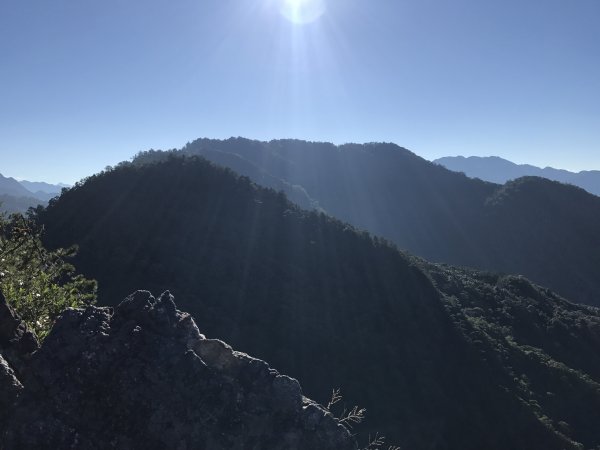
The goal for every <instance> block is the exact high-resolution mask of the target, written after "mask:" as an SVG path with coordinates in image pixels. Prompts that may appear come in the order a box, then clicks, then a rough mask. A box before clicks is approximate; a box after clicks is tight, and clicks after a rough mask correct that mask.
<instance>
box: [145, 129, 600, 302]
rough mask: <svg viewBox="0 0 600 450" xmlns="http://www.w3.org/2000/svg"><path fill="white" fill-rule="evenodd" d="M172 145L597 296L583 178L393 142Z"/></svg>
mask: <svg viewBox="0 0 600 450" xmlns="http://www.w3.org/2000/svg"><path fill="white" fill-rule="evenodd" d="M175 153H182V154H186V155H201V156H203V157H205V158H207V159H209V160H212V161H214V162H215V163H217V164H222V165H226V166H227V167H229V168H231V169H232V170H234V171H236V172H237V173H239V174H241V175H245V176H248V177H250V178H251V179H252V181H254V182H256V183H258V184H261V185H264V186H266V187H270V188H273V189H276V190H283V191H284V192H285V193H286V195H288V197H289V198H290V199H291V200H292V201H294V202H296V203H297V204H299V205H300V206H302V207H303V208H316V209H318V210H321V211H325V212H327V213H328V214H330V215H333V216H334V217H337V218H339V219H341V220H343V221H346V222H348V223H350V224H352V225H354V226H356V227H359V228H362V229H365V230H368V231H369V232H371V233H373V234H376V235H378V236H383V237H385V238H387V239H390V240H391V241H393V242H394V243H395V244H397V245H398V246H399V247H400V248H402V249H406V250H408V251H410V252H411V253H414V254H416V255H419V256H421V257H423V258H426V259H428V260H431V261H437V262H445V263H450V264H455V265H462V266H469V267H474V268H479V269H485V270H494V271H500V272H504V273H517V274H522V275H524V276H527V277H529V278H531V279H532V280H534V281H535V282H537V283H540V284H542V285H545V286H548V287H550V288H552V289H554V290H556V291H557V292H559V293H560V294H561V295H563V296H565V297H567V298H569V299H572V300H574V301H578V302H582V303H588V304H592V305H600V244H599V242H600V198H598V197H596V196H593V195H591V194H588V193H587V192H584V191H583V190H581V189H579V188H575V187H573V186H567V185H562V184H559V183H550V182H547V181H546V180H543V179H536V178H533V177H530V178H527V179H525V180H521V181H518V182H515V183H512V184H509V185H508V186H506V187H502V186H499V185H496V184H492V183H488V182H484V181H481V180H477V179H471V178H468V177H466V176H465V175H463V174H459V173H456V172H452V171H449V170H447V169H445V168H443V167H441V166H439V165H437V164H432V163H430V162H428V161H426V160H424V159H422V158H420V157H418V156H416V155H415V154H413V153H411V152H410V151H408V150H406V149H403V148H401V147H398V146H396V145H394V144H376V143H374V144H364V145H358V144H347V145H341V146H335V145H333V144H328V143H316V142H305V141H296V140H281V141H270V142H260V141H251V140H247V139H241V138H237V139H234V138H232V139H228V140H224V141H220V140H209V139H198V140H196V141H194V142H192V143H190V144H188V145H186V146H185V147H184V148H183V149H182V150H180V151H178V152H175ZM165 157H167V156H166V154H163V153H160V152H152V151H151V152H146V153H143V154H140V155H139V156H138V158H136V160H134V163H137V164H143V163H146V162H149V161H153V160H158V159H161V158H165ZM507 192H510V193H511V194H510V196H509V197H510V198H509V199H506V201H500V202H499V201H498V196H499V195H501V196H504V195H505V194H506V193H507ZM534 212H535V213H534Z"/></svg>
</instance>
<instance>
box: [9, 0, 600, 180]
mask: <svg viewBox="0 0 600 450" xmlns="http://www.w3.org/2000/svg"><path fill="white" fill-rule="evenodd" d="M599 22H600V1H598V0H577V1H564V0H531V1H525V2H524V1H516V0H507V1H502V2H499V1H487V0H484V1H482V0H456V1H453V2H448V1H431V0H369V1H367V0H202V1H198V0H194V1H192V0H181V1H177V2H172V1H166V0H146V1H144V2H132V1H123V0H104V1H89V0H81V1H65V0H56V1H47V0H43V1H42V0H31V1H23V0H4V1H3V2H2V4H1V6H0V58H1V61H2V62H1V64H0V104H1V105H2V106H1V108H0V156H1V164H0V172H1V173H2V174H4V175H7V176H13V177H18V178H25V179H31V180H45V181H49V182H59V181H62V182H68V183H72V182H74V181H75V180H77V179H79V178H81V177H84V176H86V175H89V174H91V173H93V172H96V171H98V170H100V169H102V168H104V166H106V165H109V164H115V163H118V162H119V161H121V160H125V159H128V158H129V157H131V156H132V155H133V154H135V153H136V152H138V151H140V150H146V149H149V148H174V147H181V146H182V145H184V144H185V143H186V142H187V141H190V140H193V139H195V138H198V137H210V138H227V137H229V136H244V137H248V138H253V139H261V140H270V139H275V138H284V137H293V138H298V139H307V140H319V141H331V142H334V143H345V142H369V141H391V142H395V143H397V144H399V145H401V146H404V147H407V148H409V149H410V150H412V151H414V152H415V153H417V154H418V155H421V156H423V157H425V158H427V159H433V158H438V157H441V156H447V155H459V154H460V155H498V156H501V157H504V158H507V159H510V160H512V161H514V162H517V163H530V164H535V165H539V166H542V167H543V166H548V165H549V166H554V167H559V168H565V169H570V170H582V169H600V106H599V105H600V58H598V55H600V27H599V26H598V23H599Z"/></svg>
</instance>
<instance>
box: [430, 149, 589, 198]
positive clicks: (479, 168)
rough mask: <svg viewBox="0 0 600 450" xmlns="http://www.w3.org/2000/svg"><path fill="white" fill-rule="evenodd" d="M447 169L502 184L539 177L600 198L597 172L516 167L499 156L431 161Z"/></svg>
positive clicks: (457, 157) (527, 166) (459, 157)
mask: <svg viewBox="0 0 600 450" xmlns="http://www.w3.org/2000/svg"><path fill="white" fill-rule="evenodd" d="M432 162H433V163H435V164H440V165H442V166H444V167H446V168H447V169H450V170H453V171H456V172H463V173H464V174H465V175H467V176H469V177H472V178H480V179H482V180H486V181H490V182H493V183H499V184H504V183H506V182H507V181H511V180H514V179H516V178H520V177H523V176H538V177H542V178H547V179H549V180H553V181H559V182H561V183H568V184H573V185H575V186H578V187H580V188H582V189H585V190H586V191H588V192H589V193H591V194H594V195H598V196H600V170H582V171H579V172H572V171H569V170H565V169H556V168H554V167H549V166H547V167H543V168H542V167H537V166H533V165H530V164H516V163H513V162H512V161H509V160H507V159H504V158H501V157H499V156H468V157H465V156H446V157H443V158H438V159H435V160H433V161H432Z"/></svg>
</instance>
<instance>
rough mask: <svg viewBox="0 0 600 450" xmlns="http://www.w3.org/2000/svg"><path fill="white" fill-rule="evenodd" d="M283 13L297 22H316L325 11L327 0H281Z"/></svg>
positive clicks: (290, 19)
mask: <svg viewBox="0 0 600 450" xmlns="http://www.w3.org/2000/svg"><path fill="white" fill-rule="evenodd" d="M281 1H282V4H281V14H283V16H284V17H285V18H286V19H288V20H289V21H291V22H293V23H296V24H306V23H310V22H314V21H315V20H317V19H318V18H319V17H321V16H322V15H323V13H324V12H325V0H281Z"/></svg>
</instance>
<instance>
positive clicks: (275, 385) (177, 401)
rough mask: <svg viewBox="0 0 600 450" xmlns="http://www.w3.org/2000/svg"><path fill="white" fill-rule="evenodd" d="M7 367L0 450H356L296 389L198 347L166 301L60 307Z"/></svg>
mask: <svg viewBox="0 0 600 450" xmlns="http://www.w3.org/2000/svg"><path fill="white" fill-rule="evenodd" d="M0 314H6V311H4V312H1V311H0ZM12 317H13V318H14V315H12ZM9 364H10V362H7V361H5V359H4V358H1V357H0V402H4V403H3V404H0V407H2V411H6V410H7V407H8V409H9V413H8V414H7V421H8V422H7V423H5V424H4V429H3V430H2V433H3V438H2V443H3V444H2V445H0V448H2V449H19V448H26V449H27V448H36V449H37V448H52V449H55V448H61V449H68V448H77V449H107V448H115V449H137V448H140V449H180V450H184V449H355V448H356V443H355V441H354V439H353V438H352V437H351V435H350V433H349V432H348V431H347V430H346V428H344V427H343V426H342V425H340V424H339V423H338V422H337V420H336V419H335V418H334V417H333V416H332V415H331V414H330V413H329V412H327V411H326V410H325V409H323V408H322V407H321V406H319V405H317V404H316V403H314V402H312V401H311V400H309V399H307V398H306V397H304V396H303V395H302V390H301V388H300V385H299V384H298V382H297V381H296V380H294V379H292V378H289V377H287V376H285V375H281V374H279V373H278V372H277V371H276V370H274V369H271V368H270V367H269V366H268V364H267V363H265V362H264V361H261V360H258V359H255V358H252V357H250V356H248V355H246V354H244V353H240V352H236V351H234V350H233V349H232V348H231V347H229V346H228V345H227V344H225V343H223V342H221V341H219V340H215V339H206V338H205V337H204V336H203V335H202V334H200V332H199V331H198V328H197V327H196V324H195V323H194V320H193V319H192V317H191V316H190V315H189V314H186V313H183V312H180V311H178V310H177V309H176V307H175V304H174V303H173V297H172V296H171V295H170V294H169V293H168V292H167V293H164V294H163V295H161V296H160V297H159V298H158V299H155V298H154V297H152V295H151V294H150V293H149V292H144V291H138V292H136V293H135V294H133V295H131V296H129V297H128V298H127V299H125V301H123V302H122V303H121V304H120V305H119V306H118V307H116V308H114V309H112V308H97V307H88V308H86V309H69V310H66V311H65V312H64V313H63V314H62V315H61V316H60V317H59V318H58V320H57V321H56V324H55V326H54V328H53V330H52V331H51V333H50V334H49V336H48V337H47V338H46V340H45V341H44V343H43V345H42V346H41V348H40V349H39V350H37V351H36V352H35V353H34V354H33V355H32V356H31V358H30V359H29V360H28V361H27V365H26V370H24V372H23V373H18V375H15V372H14V371H13V370H12V369H11V367H10V365H9ZM19 377H20V378H19ZM0 425H2V424H1V423H0Z"/></svg>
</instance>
